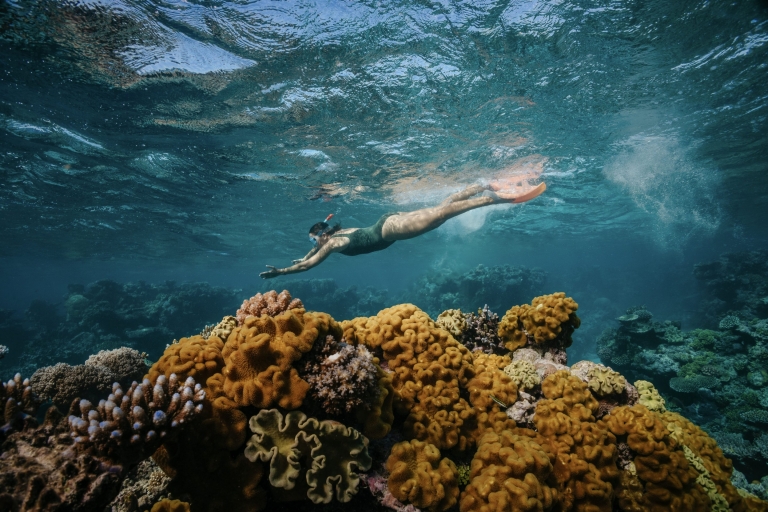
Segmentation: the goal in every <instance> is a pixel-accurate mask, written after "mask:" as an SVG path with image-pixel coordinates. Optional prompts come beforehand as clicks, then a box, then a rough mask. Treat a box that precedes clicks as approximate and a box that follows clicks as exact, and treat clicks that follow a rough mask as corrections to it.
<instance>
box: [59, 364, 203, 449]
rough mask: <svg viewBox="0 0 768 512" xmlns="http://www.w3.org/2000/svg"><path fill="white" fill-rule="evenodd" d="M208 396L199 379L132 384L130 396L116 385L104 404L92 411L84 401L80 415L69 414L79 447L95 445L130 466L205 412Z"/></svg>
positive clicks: (173, 379) (176, 379) (176, 378)
mask: <svg viewBox="0 0 768 512" xmlns="http://www.w3.org/2000/svg"><path fill="white" fill-rule="evenodd" d="M204 399H205V391H203V388H202V386H200V384H195V379H193V378H192V377H187V379H186V381H185V382H181V381H179V379H178V377H176V374H171V376H170V377H169V378H167V379H166V378H165V375H160V376H158V377H157V379H156V380H155V382H154V383H153V382H151V381H150V380H149V379H144V381H143V382H142V383H141V384H138V383H136V382H134V383H133V384H132V385H131V387H130V388H128V390H127V391H126V392H123V390H122V388H121V387H120V384H118V383H115V384H114V385H113V387H112V393H111V394H110V395H109V397H108V398H107V399H106V400H100V401H99V403H98V405H96V406H94V405H93V404H92V403H91V402H89V401H88V400H85V399H83V400H80V403H79V405H78V407H79V412H80V415H79V416H77V415H75V414H70V416H69V419H68V421H69V426H70V429H71V430H72V436H73V437H74V439H75V442H77V443H79V444H83V445H89V446H93V447H94V448H95V450H96V451H97V452H98V453H100V454H103V455H106V456H109V457H110V458H113V459H116V460H121V461H123V462H127V463H133V462H138V461H140V460H142V459H145V458H147V457H149V456H150V455H152V454H153V453H154V452H155V450H156V449H157V448H158V447H159V446H160V444H161V443H162V442H163V438H164V437H166V435H168V434H169V433H171V432H173V430H174V429H177V428H178V427H180V426H181V425H183V424H184V423H189V422H191V421H192V420H193V418H194V417H195V416H196V415H198V414H200V413H201V412H202V410H203V404H202V402H203V400H204Z"/></svg>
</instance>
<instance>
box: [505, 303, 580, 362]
mask: <svg viewBox="0 0 768 512" xmlns="http://www.w3.org/2000/svg"><path fill="white" fill-rule="evenodd" d="M578 308H579V305H578V304H576V302H575V301H574V300H573V299H572V298H570V297H566V296H565V293H563V292H557V293H553V294H551V295H542V296H540V297H536V298H535V299H533V301H531V305H530V306H529V305H522V306H513V307H512V308H511V309H509V311H507V312H506V314H505V315H504V317H503V318H502V319H501V322H500V323H499V337H500V338H501V340H502V341H503V343H504V345H505V347H506V348H507V350H510V351H512V352H514V351H515V350H517V349H518V348H522V347H524V346H526V345H527V344H528V343H532V344H537V345H541V344H544V343H549V344H552V343H554V344H555V345H556V346H558V348H565V347H569V346H570V345H571V343H572V339H571V334H573V331H574V329H576V328H578V327H579V325H580V324H581V321H580V320H579V317H578V316H576V310H577V309H578Z"/></svg>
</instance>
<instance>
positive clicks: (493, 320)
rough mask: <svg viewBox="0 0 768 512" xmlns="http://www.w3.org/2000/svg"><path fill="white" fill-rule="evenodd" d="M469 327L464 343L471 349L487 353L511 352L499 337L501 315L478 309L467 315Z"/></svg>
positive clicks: (465, 332) (486, 309) (485, 309)
mask: <svg viewBox="0 0 768 512" xmlns="http://www.w3.org/2000/svg"><path fill="white" fill-rule="evenodd" d="M465 318H466V321H467V328H466V329H465V330H464V335H463V336H462V340H461V341H462V343H464V346H466V347H467V348H468V349H469V350H472V351H475V350H480V351H482V352H485V353H486V354H506V353H507V352H509V351H508V350H507V349H506V348H505V347H504V343H503V342H502V341H501V338H499V334H498V331H499V315H497V314H496V313H494V312H492V311H491V310H490V309H488V304H486V305H485V306H483V309H478V310H477V314H475V313H469V314H467V315H465Z"/></svg>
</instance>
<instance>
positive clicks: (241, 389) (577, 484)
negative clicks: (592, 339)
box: [0, 290, 768, 512]
mask: <svg viewBox="0 0 768 512" xmlns="http://www.w3.org/2000/svg"><path fill="white" fill-rule="evenodd" d="M577 309H578V304H577V303H576V302H575V301H574V300H573V299H572V298H570V297H567V296H566V295H565V294H564V293H562V292H560V293H554V294H551V295H544V296H541V297H536V298H535V299H534V300H533V301H532V302H531V304H530V305H522V306H514V307H512V308H510V309H509V310H508V311H507V312H506V314H505V315H504V317H503V318H502V319H501V320H500V321H498V317H496V316H495V315H493V314H492V313H491V312H490V311H489V310H487V308H485V309H483V310H479V312H478V313H477V315H475V314H472V315H463V314H462V313H461V311H459V310H449V311H446V313H445V314H443V315H440V318H439V319H438V321H437V322H435V321H433V320H432V319H431V318H430V317H429V315H427V314H426V313H425V312H424V311H422V310H421V309H419V308H418V307H416V306H414V305H413V304H399V305H396V306H393V307H390V308H386V309H383V310H381V311H380V312H379V313H378V314H377V315H375V316H371V317H358V318H354V319H351V320H345V321H342V322H337V321H336V320H334V319H333V318H332V317H331V316H330V315H328V314H325V313H320V312H312V311H309V312H308V311H306V310H305V308H304V305H303V304H302V302H301V301H300V300H298V299H294V298H292V297H291V295H290V293H288V291H285V290H284V291H282V292H281V293H279V294H278V293H277V292H276V291H270V292H266V293H264V294H257V295H255V296H254V297H252V298H251V299H249V300H246V301H244V302H243V305H242V306H241V308H240V309H239V310H238V311H237V313H236V315H235V317H225V318H224V319H223V320H222V322H220V323H219V324H218V325H216V326H210V327H208V328H206V330H205V331H204V333H203V334H202V335H197V336H191V337H189V338H182V339H181V340H180V341H179V342H177V343H176V342H175V343H173V344H171V345H169V346H168V347H167V349H166V350H165V353H164V354H163V356H162V357H161V358H160V359H159V360H158V361H157V362H156V363H155V364H154V365H152V367H151V368H150V369H149V371H148V373H147V375H146V377H145V378H144V379H143V380H142V382H141V383H138V382H134V383H133V384H132V385H131V386H130V387H125V388H124V387H122V386H120V385H119V384H117V383H116V384H114V385H113V387H112V392H111V393H107V396H105V397H104V398H103V399H101V400H99V401H98V402H90V401H88V400H84V399H83V400H76V401H75V402H73V403H72V406H71V407H70V410H69V413H68V415H66V417H64V415H61V414H60V413H57V412H56V409H55V408H52V409H51V410H50V411H49V413H48V415H47V416H46V421H45V422H44V424H43V425H42V426H39V427H38V426H37V424H36V422H35V420H34V416H35V413H36V409H37V406H38V404H39V401H38V399H37V398H36V396H35V394H34V393H33V387H32V386H30V384H29V381H25V380H23V379H22V378H21V376H18V375H17V376H16V377H15V378H14V379H13V380H11V381H8V382H7V383H5V384H4V385H3V386H1V387H0V398H2V403H3V405H4V418H5V426H3V427H2V429H0V433H1V434H0V435H2V436H3V437H4V439H5V440H4V442H3V444H2V457H1V458H0V464H2V478H0V509H2V510H14V511H15V510H28V509H29V510H31V509H50V510H54V509H58V510H78V509H80V510H82V509H89V510H97V509H100V510H103V509H104V508H105V507H106V506H107V504H108V503H109V501H110V500H111V499H112V498H113V497H114V496H115V495H116V494H117V492H118V491H119V488H120V487H119V484H120V482H121V481H122V479H123V478H125V474H126V473H127V469H129V468H130V467H132V466H135V465H136V464H137V463H138V462H140V461H141V460H144V459H146V458H148V457H149V456H152V458H153V459H154V461H155V462H156V463H157V465H158V466H159V467H160V468H161V469H162V470H163V472H164V473H165V474H166V475H168V477H170V478H171V481H170V482H171V483H170V486H169V487H168V489H169V491H170V493H171V494H170V496H169V497H168V498H167V499H164V500H163V501H162V502H158V503H157V505H156V506H155V507H153V508H152V510H195V511H201V510H202V511H207V510H211V511H214V510H233V511H257V510H264V509H267V508H268V507H270V506H271V507H272V508H274V507H275V506H276V505H275V504H277V503H284V502H287V501H303V502H304V503H305V504H306V508H307V509H309V508H311V507H312V506H314V505H320V504H327V503H330V502H332V501H333V502H336V503H337V505H338V507H340V508H339V510H343V509H346V510H360V509H362V508H363V507H364V508H370V509H371V510H387V509H391V510H401V511H418V510H426V511H429V512H444V511H450V510H459V511H460V512H513V511H542V512H543V511H551V512H568V511H590V512H592V511H598V512H599V511H605V512H613V511H624V512H640V511H662V510H663V511H679V512H684V511H699V510H702V511H704V510H718V511H719V510H733V511H739V512H740V511H768V503H766V502H763V501H760V500H758V499H757V498H755V497H754V496H750V495H744V494H741V493H740V492H738V491H737V490H736V488H735V487H734V486H733V484H731V482H730V475H731V472H732V464H731V462H730V460H728V459H726V458H725V457H724V456H723V453H722V451H721V450H720V448H719V447H718V446H717V443H716V442H715V441H714V440H713V439H711V438H710V437H709V436H708V435H707V434H706V433H705V432H704V431H703V430H701V429H699V428H698V427H696V425H694V424H693V423H691V422H690V421H688V420H686V419H685V418H683V417H682V416H680V415H678V414H675V413H672V412H669V411H667V410H666V408H665V402H664V400H663V399H662V398H661V396H660V395H659V394H658V392H657V391H656V389H655V388H654V387H653V385H652V384H651V383H649V382H646V381H638V382H636V383H635V385H632V384H631V383H630V382H628V381H627V380H626V379H625V378H624V377H623V376H622V375H620V374H619V373H617V372H615V371H614V370H612V369H611V368H609V367H607V366H603V365H599V364H596V363H592V362H588V361H583V362H579V363H576V364H574V365H573V366H568V365H567V356H566V353H565V349H566V348H567V347H568V346H570V344H571V342H572V340H571V336H572V334H573V333H574V330H575V329H577V328H578V327H579V324H580V320H579V318H578V316H577V315H576V310H577ZM497 321H498V324H497ZM489 326H492V327H489ZM489 329H491V330H493V332H490V331H489ZM463 337H466V341H467V344H464V343H462V342H461V340H462V339H463ZM249 418H250V420H249ZM249 427H250V430H251V431H252V433H253V435H252V436H251V437H250V438H248V433H247V430H248V429H249ZM36 458H37V460H36ZM62 472H64V473H66V472H69V473H70V474H73V475H76V476H75V478H76V479H77V481H78V485H79V486H80V488H81V490H84V491H82V492H78V493H74V492H73V491H72V489H71V488H68V487H66V486H65V485H63V484H61V483H60V482H62V481H64V480H62V479H61V478H59V474H60V473H62ZM49 477H50V478H52V480H51V482H50V483H45V482H46V481H47V480H46V479H47V478H49ZM57 478H58V480H57ZM41 482H42V483H41ZM56 482H59V483H56ZM368 491H370V492H368ZM179 499H180V500H181V501H179ZM185 502H189V504H187V503H185ZM334 506H336V505H334ZM344 507H346V508H344ZM376 507H378V508H376ZM301 510H304V508H302V509H301Z"/></svg>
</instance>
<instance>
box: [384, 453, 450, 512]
mask: <svg viewBox="0 0 768 512" xmlns="http://www.w3.org/2000/svg"><path fill="white" fill-rule="evenodd" d="M386 468H387V471H389V480H388V482H387V486H388V487H389V490H390V492H391V493H392V495H393V496H394V497H395V498H397V499H398V500H399V501H401V502H403V503H412V504H413V505H415V506H417V507H419V508H420V509H426V510H428V511H430V512H442V511H444V510H448V509H449V508H451V507H452V506H453V505H455V504H456V501H457V499H458V497H459V485H458V482H457V478H458V472H457V470H456V465H455V464H454V463H453V462H452V461H451V460H450V459H447V458H445V459H440V450H438V449H437V447H436V446H435V445H432V444H429V443H422V442H421V441H417V440H412V441H403V442H401V443H397V444H396V445H394V446H393V447H392V452H391V454H390V455H389V458H388V459H387V463H386Z"/></svg>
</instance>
